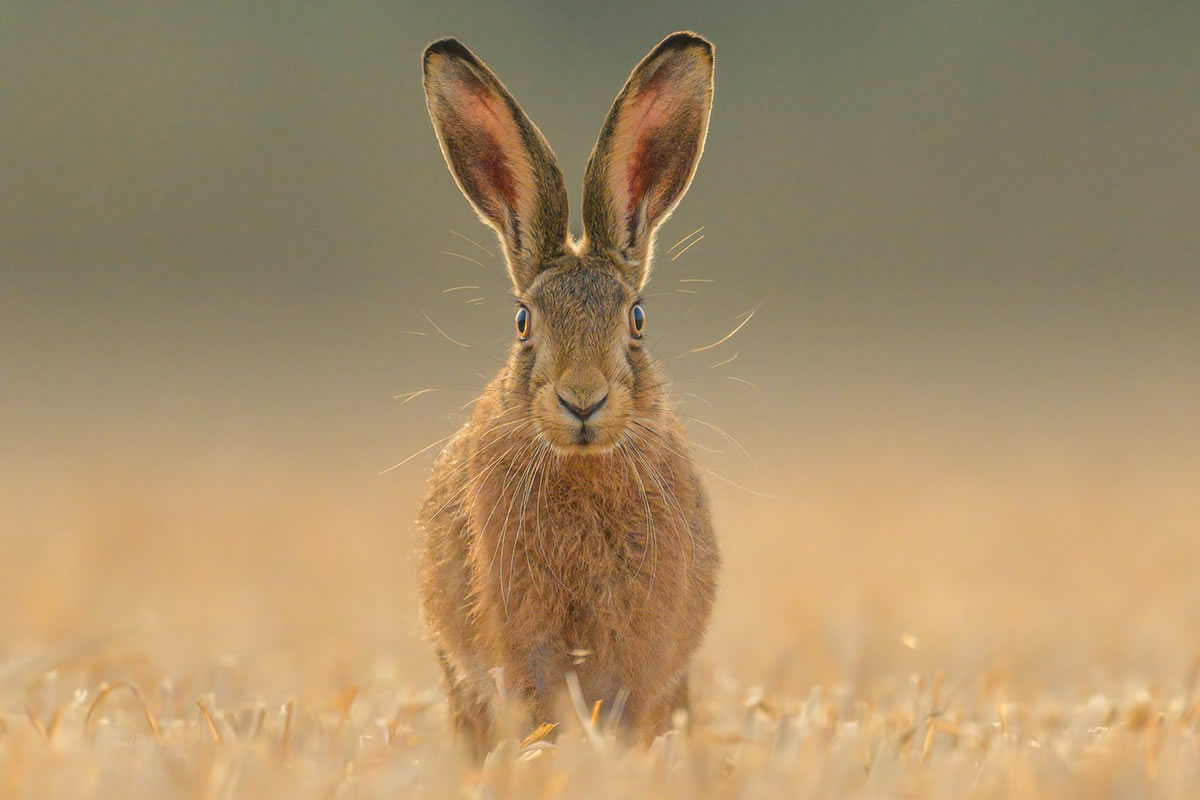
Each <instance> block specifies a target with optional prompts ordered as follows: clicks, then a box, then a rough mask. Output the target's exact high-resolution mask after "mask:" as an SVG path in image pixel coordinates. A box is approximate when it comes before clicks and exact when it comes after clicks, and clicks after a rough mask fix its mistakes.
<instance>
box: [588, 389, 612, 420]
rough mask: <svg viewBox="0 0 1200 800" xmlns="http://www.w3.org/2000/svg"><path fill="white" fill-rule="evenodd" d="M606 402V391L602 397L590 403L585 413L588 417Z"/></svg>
mask: <svg viewBox="0 0 1200 800" xmlns="http://www.w3.org/2000/svg"><path fill="white" fill-rule="evenodd" d="M607 402H608V392H605V393H604V396H603V397H601V398H600V399H599V400H597V401H596V402H594V403H592V405H591V406H590V407H589V408H588V410H587V415H588V416H589V417H590V416H592V415H593V414H595V413H596V412H597V411H599V410H600V409H601V408H602V407H603V406H604V404H605V403H607Z"/></svg>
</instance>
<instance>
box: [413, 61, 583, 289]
mask: <svg viewBox="0 0 1200 800" xmlns="http://www.w3.org/2000/svg"><path fill="white" fill-rule="evenodd" d="M423 65H424V73H425V101H426V103H427V104H428V106H429V117H430V119H432V120H433V129H434V131H436V133H437V137H438V143H439V144H440V145H441V148H442V155H444V156H445V157H446V164H447V165H448V166H449V167H450V172H451V173H452V174H453V175H454V179H455V181H457V182H458V186H459V188H460V189H462V192H463V194H465V195H466V196H467V199H468V200H470V201H471V205H472V206H474V207H475V211H476V212H477V213H478V214H479V216H480V217H481V218H482V219H483V221H484V222H486V223H487V224H488V225H490V226H491V227H492V228H494V229H495V230H496V232H497V233H498V234H499V235H500V240H501V242H502V243H503V245H504V253H505V257H506V259H507V262H508V272H509V277H511V278H512V281H513V284H514V285H515V286H516V287H517V289H518V290H523V289H525V288H527V287H528V286H529V284H530V283H532V282H533V279H534V278H535V277H536V276H537V273H538V271H539V270H540V268H541V267H542V265H543V264H544V263H545V261H546V260H547V259H549V258H552V257H554V256H556V255H559V254H561V253H562V252H564V251H565V250H566V246H567V245H566V243H567V221H568V212H567V190H566V187H565V186H564V185H563V177H562V171H561V170H560V169H559V168H558V160H557V159H556V158H555V157H554V153H553V152H552V151H551V150H550V145H548V144H547V143H546V139H545V138H544V137H543V136H542V133H541V131H539V130H538V129H537V126H536V125H534V124H533V122H531V121H530V119H529V117H527V116H525V112H523V111H522V110H521V107H520V106H518V105H517V101H516V100H514V99H513V97H512V95H510V94H509V93H508V90H507V89H505V88H504V84H502V83H500V80H499V79H498V78H497V77H496V76H495V75H493V74H492V72H491V70H489V69H488V68H487V67H485V66H484V65H483V62H482V61H480V60H479V59H478V58H476V57H475V55H474V54H473V53H472V52H471V51H470V50H468V49H467V48H466V47H464V46H463V45H462V44H461V43H460V42H459V41H458V40H456V39H442V40H441V41H437V42H434V43H433V44H431V45H429V47H427V48H426V49H425V55H424V58H423Z"/></svg>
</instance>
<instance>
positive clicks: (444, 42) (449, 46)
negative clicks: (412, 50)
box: [421, 36, 479, 67]
mask: <svg viewBox="0 0 1200 800" xmlns="http://www.w3.org/2000/svg"><path fill="white" fill-rule="evenodd" d="M434 56H451V57H454V58H461V59H462V60H464V61H468V62H470V63H472V64H478V63H479V59H477V58H475V54H474V53H472V52H471V51H470V50H468V49H467V46H466V45H464V44H463V43H462V42H460V41H459V40H458V39H455V38H454V37H453V36H447V37H446V38H445V39H438V40H437V41H436V42H434V43H433V44H431V45H429V46H428V47H426V48H425V54H424V55H423V56H422V57H421V64H422V65H423V66H425V67H428V66H429V61H430V59H432V58H433V57H434Z"/></svg>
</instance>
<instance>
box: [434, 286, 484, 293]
mask: <svg viewBox="0 0 1200 800" xmlns="http://www.w3.org/2000/svg"><path fill="white" fill-rule="evenodd" d="M478 288H480V287H478V286H451V287H450V288H449V289H442V294H450V293H451V292H460V291H462V290H463V289H478Z"/></svg>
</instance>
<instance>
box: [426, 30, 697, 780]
mask: <svg viewBox="0 0 1200 800" xmlns="http://www.w3.org/2000/svg"><path fill="white" fill-rule="evenodd" d="M423 65H424V85H425V93H426V100H427V103H428V107H429V115H430V117H431V118H432V121H433V127H434V130H435V131H436V133H437V138H438V142H439V144H440V146H441V149H442V154H443V155H444V156H445V159H446V163H447V164H448V165H449V167H450V172H451V173H452V174H453V175H454V179H455V180H456V181H457V183H458V186H459V188H460V189H461V190H462V192H463V194H465V195H466V197H467V199H468V200H469V201H470V202H471V205H472V206H473V207H474V208H475V211H476V212H477V213H478V214H479V216H480V217H481V218H482V220H483V221H484V222H485V223H486V224H487V225H489V226H490V227H492V228H493V229H495V231H496V233H497V234H498V235H499V238H500V241H501V244H502V246H503V250H504V255H505V259H506V263H507V270H508V275H509V277H510V278H511V280H512V284H513V287H514V294H515V297H516V299H517V310H516V322H515V331H514V332H513V337H514V341H513V345H512V350H511V353H510V354H509V356H508V360H507V362H506V363H505V365H504V366H503V368H501V370H500V371H499V374H497V375H496V376H495V377H494V378H493V379H492V380H491V382H490V383H489V384H488V385H487V387H486V388H485V389H484V390H483V394H482V396H481V397H480V398H479V400H478V401H477V402H476V403H475V406H474V410H473V412H472V414H471V416H470V419H469V421H468V422H467V423H466V424H465V425H464V426H463V427H462V428H461V429H460V430H459V431H458V432H457V433H456V434H455V435H454V437H453V438H452V439H451V441H450V443H449V444H448V445H447V446H446V447H445V449H444V450H443V451H442V453H441V454H440V456H439V457H438V458H437V460H436V462H435V465H434V467H433V472H432V475H431V478H430V488H429V493H428V496H427V498H426V500H425V502H424V505H423V507H422V510H421V516H420V523H421V527H422V528H423V530H424V539H423V544H422V553H421V561H422V563H421V595H422V597H421V600H422V611H423V615H424V618H425V621H426V624H427V626H428V628H429V633H430V636H431V638H432V640H433V645H434V647H435V649H436V651H437V656H438V659H439V661H440V662H441V666H442V668H443V670H444V672H445V675H444V677H445V686H446V690H447V694H448V698H449V703H450V709H451V714H452V716H453V718H454V720H455V723H456V727H457V728H458V729H459V731H460V732H461V733H462V734H463V735H464V736H465V738H466V740H467V742H468V745H469V746H470V748H471V749H472V750H473V752H474V754H475V756H476V757H477V758H482V757H483V756H484V755H486V754H487V752H488V751H489V749H490V748H491V747H492V746H493V745H494V744H495V741H496V737H497V735H498V734H497V730H496V728H497V701H496V698H497V696H498V694H500V693H501V692H502V693H503V694H504V695H505V696H507V697H509V698H516V699H518V700H520V701H521V702H522V703H523V704H524V706H523V707H524V708H525V709H527V711H528V719H527V721H528V722H529V723H530V724H538V723H541V722H546V721H549V720H551V719H553V718H554V715H555V713H556V711H557V710H559V709H560V708H561V707H560V706H559V703H560V702H561V699H562V696H563V695H564V694H565V689H566V687H567V685H568V684H567V680H566V677H567V675H568V673H570V672H574V673H575V675H576V677H577V680H578V684H579V687H580V689H581V691H582V693H583V695H584V700H585V702H586V703H587V705H588V707H589V708H591V707H592V705H593V704H594V703H595V702H597V701H600V702H601V704H602V708H604V709H610V710H611V709H613V707H614V706H617V707H620V706H621V704H622V703H623V704H624V705H623V709H622V710H621V711H620V715H619V720H620V725H619V730H620V732H621V733H622V735H623V737H624V738H626V739H630V740H640V741H642V742H646V741H648V740H649V739H651V738H653V736H654V735H656V734H657V733H660V732H662V731H663V730H665V729H667V728H668V727H669V726H670V720H671V712H672V710H673V709H675V708H686V704H687V672H688V662H689V658H690V657H691V654H692V653H693V651H694V650H695V649H696V647H697V646H698V644H699V643H700V640H701V638H702V636H703V633H704V629H705V626H706V624H707V621H708V617H709V612H710V609H711V607H712V603H713V596H714V593H715V590H716V580H717V571H718V565H719V562H720V556H719V554H718V551H717V544H716V540H715V538H714V535H713V530H712V525H711V521H710V514H709V508H708V501H707V497H706V494H705V489H704V486H703V484H702V482H701V479H700V477H699V474H698V470H697V468H696V465H695V464H694V463H693V461H692V458H691V457H690V455H689V451H688V443H687V438H686V435H685V432H684V430H683V428H682V426H681V424H680V422H679V420H678V418H677V417H676V415H675V412H674V410H673V408H672V405H671V402H670V400H669V398H668V393H667V390H666V385H665V382H664V378H663V376H662V374H661V372H660V371H659V368H658V366H657V365H656V364H655V362H654V361H652V360H651V358H650V356H649V355H648V354H647V351H646V348H645V346H644V344H645V342H644V339H643V337H644V336H645V335H646V332H647V329H648V325H647V323H648V318H647V314H646V309H645V307H644V306H645V304H644V303H643V301H642V299H641V297H640V292H641V290H642V288H643V286H644V285H645V284H646V279H647V277H648V276H649V274H650V262H651V255H652V252H653V249H654V235H655V230H656V229H657V228H658V226H659V225H660V224H661V223H662V222H663V221H664V220H665V219H666V218H667V217H668V216H669V215H670V213H671V211H672V210H673V209H674V208H675V206H676V204H677V203H678V202H679V200H680V198H682V197H683V195H684V193H685V192H686V191H687V188H688V185H689V184H690V182H691V180H692V175H693V173H694V172H695V170H696V165H697V163H698V162H699V160H700V154H701V151H702V150H703V147H704V139H705V135H706V132H707V129H708V120H709V112H710V109H711V107H712V93H713V48H712V45H711V44H710V43H709V42H708V41H706V40H705V39H703V38H701V37H700V36H697V35H695V34H692V33H675V34H672V35H671V36H668V37H667V38H666V39H664V40H663V41H662V42H661V43H660V44H659V45H658V46H657V47H655V48H654V49H653V50H652V51H651V52H650V53H649V55H647V56H646V58H645V59H643V60H642V62H641V63H640V64H639V65H638V66H637V67H636V68H635V69H634V71H633V74H632V75H631V76H630V78H629V80H628V82H627V83H626V84H625V88H624V89H622V90H621V93H620V94H619V95H617V98H616V101H615V102H614V103H613V106H612V109H611V110H610V111H609V113H608V117H607V118H606V119H605V122H604V127H603V129H602V130H601V132H600V137H599V140H598V141H597V142H596V145H595V149H594V150H593V151H592V154H591V157H590V159H589V161H588V165H587V169H586V173H585V177H584V194H583V223H584V236H583V239H582V240H581V241H575V240H574V239H572V237H571V236H570V235H569V233H568V230H567V227H568V222H567V194H566V189H565V187H564V186H563V178H562V173H561V171H560V170H559V167H558V163H557V161H556V159H555V157H554V153H553V152H551V150H550V146H549V145H548V144H547V143H546V140H545V139H544V138H543V137H542V134H541V132H540V131H539V130H538V129H537V127H536V126H534V124H533V123H532V122H531V121H530V120H529V118H528V117H527V116H525V114H524V112H522V110H521V108H520V106H518V105H517V103H516V101H515V100H514V99H513V98H512V96H511V95H510V94H509V93H508V91H507V90H506V89H505V88H504V86H503V85H502V84H501V83H500V81H499V80H498V79H497V78H496V76H495V75H493V74H492V72H491V71H490V70H489V69H488V68H487V67H485V66H484V64H483V62H481V61H480V60H479V59H478V58H476V57H475V56H474V55H473V54H472V53H471V52H470V51H469V50H468V49H467V48H466V47H464V46H463V45H462V44H460V43H459V42H458V41H456V40H455V39H443V40H441V41H438V42H434V43H433V44H431V45H430V46H429V47H428V48H427V49H426V50H425V53H424V58H423ZM497 668H498V669H497Z"/></svg>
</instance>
